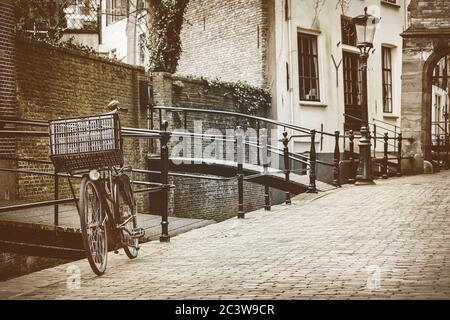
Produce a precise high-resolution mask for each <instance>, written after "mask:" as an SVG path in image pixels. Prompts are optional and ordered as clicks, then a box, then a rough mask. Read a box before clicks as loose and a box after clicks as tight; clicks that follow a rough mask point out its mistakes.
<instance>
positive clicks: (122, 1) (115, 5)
mask: <svg viewBox="0 0 450 320" xmlns="http://www.w3.org/2000/svg"><path fill="white" fill-rule="evenodd" d="M129 9H130V8H129V3H128V0H106V25H110V24H111V23H114V22H116V21H119V20H122V19H125V18H126V17H127V16H128V12H129Z"/></svg>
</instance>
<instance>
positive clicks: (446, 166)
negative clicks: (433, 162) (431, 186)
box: [444, 112, 450, 170]
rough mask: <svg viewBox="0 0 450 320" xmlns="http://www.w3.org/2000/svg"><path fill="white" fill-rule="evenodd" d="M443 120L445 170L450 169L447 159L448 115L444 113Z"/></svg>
mask: <svg viewBox="0 0 450 320" xmlns="http://www.w3.org/2000/svg"><path fill="white" fill-rule="evenodd" d="M444 119H445V169H447V170H448V169H450V158H449V155H450V154H449V153H450V150H449V138H450V135H449V132H448V113H447V112H445V115H444Z"/></svg>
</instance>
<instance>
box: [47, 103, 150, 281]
mask: <svg viewBox="0 0 450 320" xmlns="http://www.w3.org/2000/svg"><path fill="white" fill-rule="evenodd" d="M108 108H109V109H110V110H112V111H111V112H109V113H105V114H102V115H99V116H88V117H81V118H71V119H64V120H51V121H49V133H50V159H51V161H52V162H53V164H54V166H55V170H56V171H57V172H67V173H69V175H70V176H73V174H74V173H75V172H81V173H82V179H81V183H80V198H79V201H78V202H77V203H76V204H77V210H78V213H79V216H80V225H81V234H82V239H83V245H84V248H85V251H86V256H87V259H88V261H89V264H90V266H91V268H92V270H93V271H94V273H95V274H97V275H98V276H101V275H103V274H104V273H105V271H106V266H107V261H108V252H109V250H108V249H109V248H110V246H111V247H112V248H113V250H114V251H115V252H116V253H117V252H118V250H119V249H121V248H123V249H124V251H125V253H126V255H127V256H128V258H130V259H135V258H137V256H138V252H139V239H140V238H142V237H143V236H144V235H145V232H144V230H143V229H142V228H139V227H138V223H137V216H136V201H135V198H134V194H133V188H132V183H131V180H130V178H129V176H128V175H127V173H128V172H132V168H131V167H130V166H125V165H124V159H123V151H122V149H123V140H122V137H121V127H120V121H119V116H118V113H119V112H123V113H126V112H128V110H127V109H124V108H122V107H121V106H120V104H119V102H118V101H112V102H111V103H110V104H109V105H108ZM87 172H88V173H87ZM69 184H70V188H71V190H72V193H73V195H74V198H75V193H74V191H73V190H74V189H73V186H72V184H71V182H70V179H69Z"/></svg>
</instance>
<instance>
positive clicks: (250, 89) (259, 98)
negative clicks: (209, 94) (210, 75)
mask: <svg viewBox="0 0 450 320" xmlns="http://www.w3.org/2000/svg"><path fill="white" fill-rule="evenodd" d="M209 85H210V86H211V87H215V88H223V89H228V90H229V92H230V94H231V97H232V98H233V100H234V111H236V112H239V113H243V114H247V115H253V116H256V115H259V116H266V115H267V114H268V112H269V111H270V107H271V104H272V94H271V92H270V89H269V88H266V87H256V86H252V85H250V84H248V83H247V82H243V81H237V82H222V81H219V80H215V81H211V82H209Z"/></svg>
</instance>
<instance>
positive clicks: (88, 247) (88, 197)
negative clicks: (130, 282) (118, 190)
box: [79, 176, 108, 276]
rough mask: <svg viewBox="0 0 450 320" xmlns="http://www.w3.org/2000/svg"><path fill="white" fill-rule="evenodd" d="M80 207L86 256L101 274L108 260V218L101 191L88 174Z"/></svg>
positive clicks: (94, 268) (81, 190)
mask: <svg viewBox="0 0 450 320" xmlns="http://www.w3.org/2000/svg"><path fill="white" fill-rule="evenodd" d="M79 207H80V222H81V235H82V238H83V245H84V249H85V251H86V256H87V259H88V261H89V264H90V266H91V268H92V271H94V273H95V274H97V275H98V276H101V275H103V274H104V273H105V271H106V265H107V262H108V237H107V225H106V223H107V219H106V213H105V210H104V208H103V202H102V198H101V192H100V190H99V188H98V187H97V185H96V183H95V182H94V181H92V180H91V179H89V177H87V176H85V177H83V179H82V180H81V184H80V205H79Z"/></svg>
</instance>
